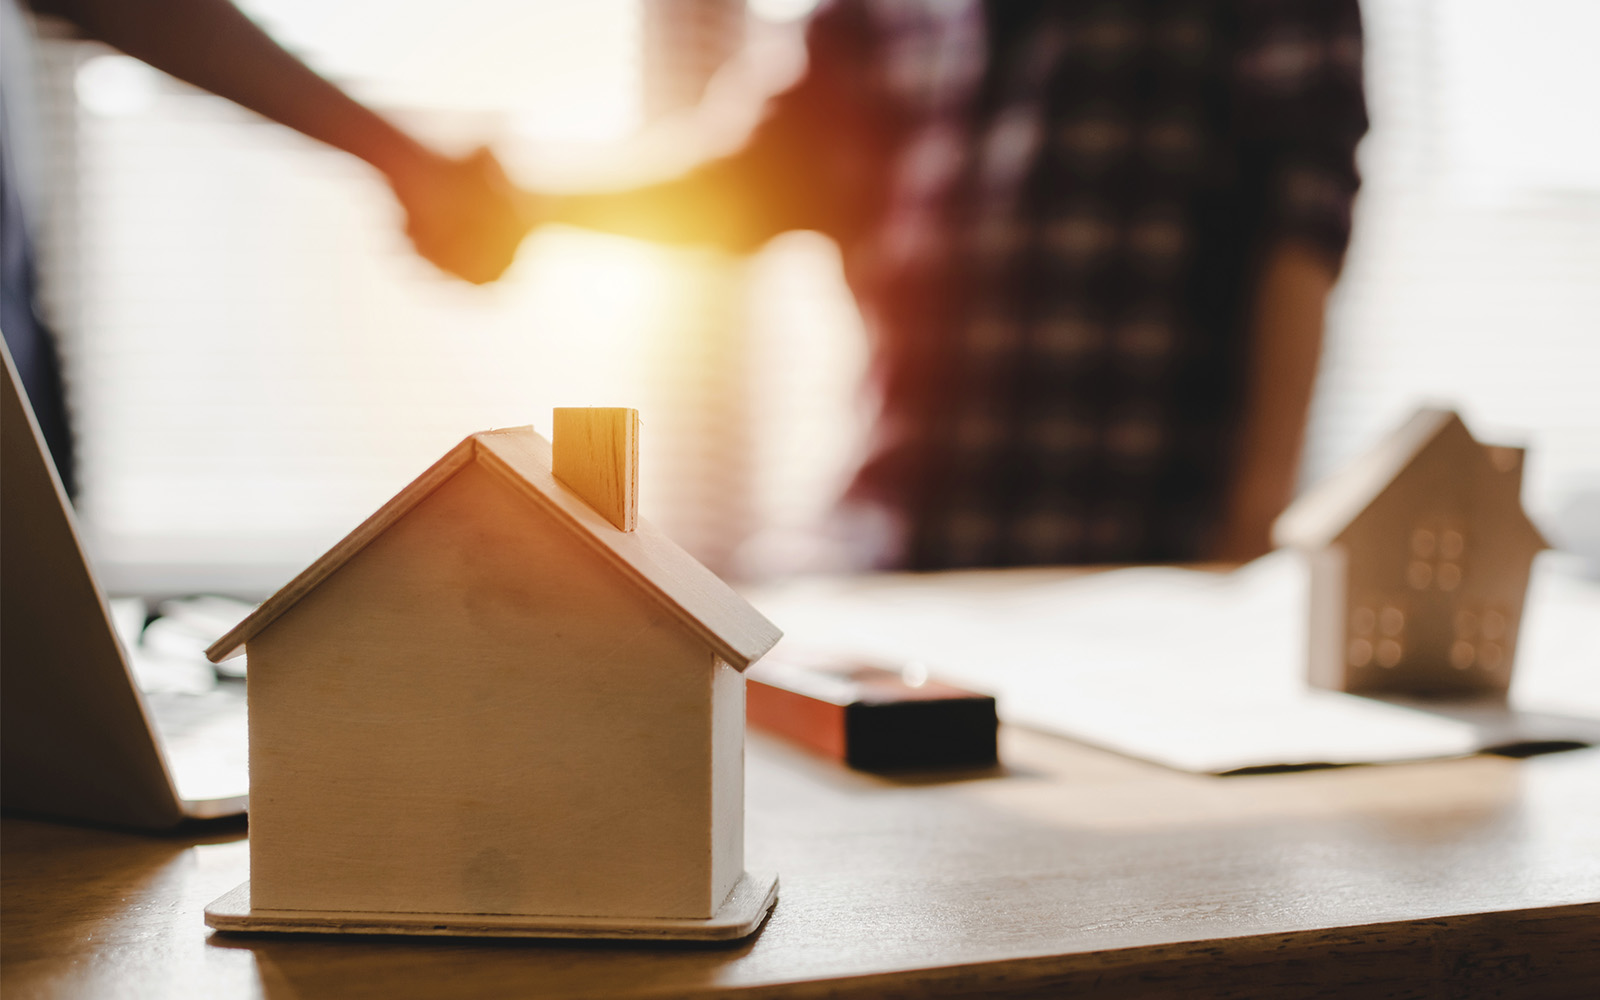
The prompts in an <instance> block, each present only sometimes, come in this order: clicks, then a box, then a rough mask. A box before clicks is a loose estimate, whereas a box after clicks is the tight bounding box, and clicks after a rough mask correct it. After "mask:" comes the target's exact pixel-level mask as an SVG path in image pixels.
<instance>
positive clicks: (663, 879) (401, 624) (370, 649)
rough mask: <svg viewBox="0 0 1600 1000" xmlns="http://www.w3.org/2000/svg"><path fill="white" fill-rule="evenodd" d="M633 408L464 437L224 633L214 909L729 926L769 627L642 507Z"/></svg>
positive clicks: (212, 915)
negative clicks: (753, 698) (243, 796)
mask: <svg viewBox="0 0 1600 1000" xmlns="http://www.w3.org/2000/svg"><path fill="white" fill-rule="evenodd" d="M637 428H638V416H637V413H636V411H633V410H557V411H556V416H555V435H554V442H555V444H554V450H553V452H552V447H551V445H550V444H549V443H547V442H546V441H545V439H544V438H542V437H540V436H539V435H538V434H536V433H534V431H533V430H532V429H531V428H526V427H524V428H516V429H511V430H500V431H490V432H486V433H482V434H474V435H472V436H471V437H469V438H467V439H466V440H465V441H463V442H461V444H460V445H458V446H457V447H456V448H455V449H453V450H452V451H451V452H450V453H449V454H447V455H445V456H444V458H442V459H441V460H440V461H439V462H438V463H437V464H435V465H434V466H433V467H432V468H431V469H429V470H428V471H427V472H425V473H424V474H423V475H422V476H421V477H420V478H419V479H417V480H416V481H415V482H413V483H412V484H411V485H410V486H407V487H406V488H405V489H404V490H402V491H401V492H400V493H399V495H397V496H396V497H395V498H394V499H393V500H391V501H389V503H388V504H386V505H385V506H384V507H383V508H382V509H381V510H379V511H378V512H377V513H376V514H374V515H373V516H372V517H371V518H369V519H368V520H367V521H366V522H365V523H364V524H362V525H361V526H360V527H358V528H357V529H356V530H355V531H354V532H353V533H351V534H350V535H349V536H348V537H347V538H345V539H344V540H343V541H341V542H340V543H339V544H338V545H336V546H334V548H333V549H332V550H331V551H329V552H328V553H327V554H326V555H324V556H323V557H322V558H321V559H319V560H317V562H316V563H314V564H313V565H312V566H311V567H310V568H308V569H307V570H306V571H305V572H303V573H302V574H300V576H299V577H297V578H296V579H295V580H294V581H292V582H291V583H290V584H289V585H288V586H286V587H285V588H284V589H283V590H282V591H280V592H279V593H278V594H277V595H276V596H274V597H273V598H272V599H270V600H268V601H267V602H266V603H265V604H263V605H261V607H260V608H259V609H257V610H256V611H255V612H254V613H253V614H252V615H250V616H249V617H248V618H246V619H245V620H244V621H243V622H241V623H240V624H239V625H238V627H236V628H235V629H234V630H233V631H231V632H230V633H228V634H227V635H226V636H224V637H222V638H221V639H219V640H218V641H217V642H216V644H215V645H213V646H212V647H211V649H210V650H209V651H208V653H209V655H210V656H211V657H212V659H214V660H220V659H223V658H225V657H227V656H231V655H234V654H236V653H238V652H239V651H240V650H241V649H247V650H248V653H249V657H250V666H249V712H250V783H251V787H250V882H249V883H247V885H245V886H241V887H240V888H239V889H237V890H235V891H234V893H230V894H229V895H228V896H225V897H223V898H222V899H220V900H218V901H217V902H216V903H215V904H213V906H212V907H211V908H210V909H209V910H208V911H207V920H208V922H209V923H210V924H211V925H212V926H214V927H218V928H220V929H225V930H270V929H278V930H296V931H308V930H309V931H319V930H320V931H343V932H368V933H371V932H393V933H420V934H487V935H536V936H589V935H593V936H602V937H609V936H629V937H706V938H718V937H722V938H733V937H740V936H743V935H745V934H748V933H750V932H751V931H753V930H754V929H755V927H756V926H757V925H758V924H759V923H760V921H761V919H762V917H763V916H764V915H765V913H766V911H767V910H768V908H769V907H770V906H771V905H772V902H773V900H774V899H775V896H776V879H775V878H774V877H772V876H765V877H756V876H751V875H748V874H747V873H746V872H745V870H744V765H743V754H744V677H743V674H742V671H743V670H744V669H745V668H746V667H747V666H748V665H749V664H750V663H752V662H753V661H755V660H756V659H758V658H759V657H760V656H761V655H762V654H763V653H765V652H766V651H767V650H768V649H769V648H771V646H772V645H773V644H774V643H775V642H776V641H777V640H778V638H779V634H780V633H779V632H778V629H777V628H776V627H774V626H773V625H772V623H771V622H769V621H767V620H766V619H765V618H763V617H762V616H761V615H760V614H759V613H757V612H756V611H755V609H753V608H752V607H750V605H748V604H747V603H745V601H744V600H743V599H742V598H740V597H738V596H737V595H736V594H734V593H733V591H732V590H730V589H729V588H728V587H727V585H726V584H724V583H723V582H722V581H721V580H719V579H718V578H717V577H716V576H715V575H714V574H712V573H711V572H710V571H709V570H707V569H706V568H705V567H703V566H702V565H700V564H699V563H698V562H696V561H695V560H694V559H693V558H691V557H690V556H689V555H688V554H687V553H685V552H684V551H683V550H682V549H681V548H679V547H678V546H677V545H675V544H673V543H672V542H671V541H670V540H669V539H667V537H666V536H665V535H663V534H661V533H660V532H659V531H657V530H655V529H654V528H652V527H651V526H650V525H649V524H648V523H646V522H644V521H642V520H639V519H638V517H637V515H636V510H637V507H636V498H635V492H636V487H635V483H636V481H637V468H638V466H637Z"/></svg>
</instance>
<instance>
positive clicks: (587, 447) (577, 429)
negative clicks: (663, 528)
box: [551, 406, 639, 531]
mask: <svg viewBox="0 0 1600 1000" xmlns="http://www.w3.org/2000/svg"><path fill="white" fill-rule="evenodd" d="M551 445H552V447H553V448H554V450H555V455H554V459H553V461H552V462H551V471H553V472H554V473H555V475H556V478H557V479H559V480H561V482H562V483H563V484H564V485H565V486H566V487H567V488H568V489H570V490H572V492H574V493H576V494H578V496H580V497H582V498H583V500H584V502H585V503H587V504H588V505H589V506H591V507H593V508H594V509H595V510H596V511H597V512H598V513H599V514H600V516H601V517H603V518H605V519H606V520H607V521H610V522H611V524H612V525H613V526H614V527H616V528H618V529H619V530H621V531H632V530H633V529H634V528H635V527H637V525H638V523H639V411H638V410H630V409H626V408H624V407H617V406H610V407H606V406H594V407H557V408H556V411H555V434H554V436H553V438H552V441H551Z"/></svg>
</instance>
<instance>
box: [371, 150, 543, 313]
mask: <svg viewBox="0 0 1600 1000" xmlns="http://www.w3.org/2000/svg"><path fill="white" fill-rule="evenodd" d="M389 184H390V186H391V187H393V188H394V193H395V196H396V197H397V198H399V199H400V204H401V205H402V206H403V207H404V208H405V211H406V235H407V236H409V237H410V238H411V243H412V245H413V246H415V247H416V249H417V253H419V254H421V255H422V256H423V257H424V258H426V259H427V260H428V261H430V262H432V263H433V264H434V265H435V266H437V267H438V268H439V269H440V270H443V271H446V272H448V273H450V274H453V275H455V276H456V277H458V278H462V279H465V280H466V281H470V282H472V283H473V284H477V285H482V284H486V283H488V282H491V281H494V280H495V279H496V278H498V277H500V275H502V274H504V273H505V270H506V268H508V267H510V266H511V261H512V259H513V258H514V257H515V256H516V253H517V247H518V245H520V244H521V243H522V238H523V237H524V236H526V235H527V233H528V230H529V228H530V225H529V223H528V222H527V221H526V220H525V219H524V214H525V213H524V210H523V208H522V205H523V203H524V201H525V198H524V196H523V195H522V194H521V193H520V192H519V191H518V190H517V188H516V187H515V186H514V185H513V184H512V183H511V181H510V179H509V178H508V177H506V172H505V170H504V169H503V168H501V166H500V161H498V160H496V159H495V157H494V154H493V153H491V152H490V151H489V150H488V149H479V150H477V151H476V152H474V153H472V154H471V155H469V156H467V157H465V158H463V159H460V160H453V159H450V158H448V157H443V156H439V155H437V154H433V153H422V154H420V155H418V156H417V157H415V158H414V159H413V160H412V161H411V162H410V163H408V164H407V165H406V167H405V168H404V169H401V170H396V171H394V172H392V173H390V174H389Z"/></svg>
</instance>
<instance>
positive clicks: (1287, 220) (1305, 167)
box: [1233, 0, 1367, 261]
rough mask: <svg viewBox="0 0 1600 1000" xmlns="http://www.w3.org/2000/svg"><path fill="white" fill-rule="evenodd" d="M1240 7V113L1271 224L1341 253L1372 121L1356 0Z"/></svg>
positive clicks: (1273, 232) (1334, 255) (1270, 232)
mask: <svg viewBox="0 0 1600 1000" xmlns="http://www.w3.org/2000/svg"><path fill="white" fill-rule="evenodd" d="M1237 16H1238V18H1239V21H1238V27H1239V46H1238V48H1237V50H1236V51H1237V58H1236V62H1235V65H1234V68H1233V81H1234V87H1235V88H1236V95H1237V107H1238V108H1239V110H1240V114H1239V116H1238V121H1239V122H1240V123H1241V124H1240V126H1239V127H1240V129H1241V131H1242V132H1243V133H1244V134H1243V135H1242V136H1241V139H1242V140H1243V142H1242V148H1243V149H1245V150H1246V151H1247V155H1251V154H1253V155H1254V156H1255V157H1256V158H1257V159H1256V164H1257V167H1258V169H1259V170H1260V180H1261V183H1264V184H1265V185H1267V191H1266V195H1267V205H1266V212H1267V217H1266V219H1264V220H1263V221H1264V224H1265V234H1266V236H1267V237H1268V239H1269V240H1270V239H1274V238H1275V239H1277V240H1295V241H1298V242H1304V243H1307V244H1309V245H1311V246H1313V247H1316V248H1318V249H1320V250H1322V251H1323V252H1324V253H1326V254H1327V255H1328V256H1329V257H1330V259H1332V260H1335V261H1338V260H1341V259H1342V258H1343V256H1344V251H1345V248H1346V246H1347V245H1348V243H1349V240H1350V214H1351V206H1352V203H1353V201H1354V199H1355V193H1356V189H1357V188H1358V187H1359V186H1360V176H1359V174H1358V173H1357V170H1356V159H1355V153H1356V144H1357V143H1358V142H1359V141H1360V139H1361V137H1362V135H1364V134H1365V133H1366V130H1367V111H1366V102H1365V99H1364V97H1363V91H1362V78H1361V63H1362V58H1361V53H1362V35H1361V17H1360V13H1359V10H1358V8H1357V6H1356V0H1295V2H1286V0H1242V2H1241V3H1240V4H1239V7H1238V8H1237Z"/></svg>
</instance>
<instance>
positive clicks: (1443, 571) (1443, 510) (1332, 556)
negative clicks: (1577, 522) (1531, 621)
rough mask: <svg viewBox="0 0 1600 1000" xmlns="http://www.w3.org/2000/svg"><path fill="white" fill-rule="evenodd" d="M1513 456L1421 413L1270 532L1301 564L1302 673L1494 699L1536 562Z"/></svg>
mask: <svg viewBox="0 0 1600 1000" xmlns="http://www.w3.org/2000/svg"><path fill="white" fill-rule="evenodd" d="M1522 461H1523V450H1522V449H1521V448H1506V447H1497V446H1494V445H1485V444H1479V443H1478V442H1477V441H1475V440H1473V438H1472V435H1471V434H1470V433H1468V431H1467V428H1466V426H1465V425H1464V424H1462V422H1461V418H1460V417H1458V416H1456V414H1454V413H1452V412H1450V411H1448V410H1435V409H1428V410H1422V411H1420V412H1418V413H1417V414H1416V415H1415V416H1413V417H1412V418H1411V419H1410V420H1409V421H1407V422H1406V424H1405V425H1404V426H1402V427H1401V428H1400V429H1399V430H1397V431H1396V432H1395V433H1394V434H1392V435H1390V437H1389V438H1388V439H1387V440H1385V441H1384V442H1383V443H1382V444H1381V445H1380V446H1379V447H1378V448H1377V449H1375V450H1374V451H1373V452H1371V453H1370V454H1368V455H1366V456H1364V457H1363V458H1362V459H1360V460H1359V461H1357V462H1356V463H1355V464H1353V465H1352V466H1351V467H1350V468H1348V469H1346V470H1345V471H1344V472H1342V473H1340V474H1338V475H1336V476H1334V477H1333V478H1331V479H1329V480H1328V481H1326V482H1324V483H1322V484H1320V485H1319V486H1317V487H1316V488H1314V489H1312V490H1311V491H1310V492H1308V493H1307V494H1306V495H1305V496H1302V497H1301V498H1300V499H1299V500H1297V501H1295V503H1294V504H1293V505H1291V506H1290V508H1289V509H1288V510H1287V511H1285V512H1284V513H1283V515H1282V516H1281V517H1280V518H1279V519H1278V522H1277V524H1276V525H1275V526H1274V529H1273V535H1274V538H1275V540H1276V541H1277V542H1278V544H1280V545H1291V546H1294V547H1296V548H1299V549H1302V550H1305V551H1306V552H1307V553H1308V555H1309V557H1310V562H1311V617H1310V629H1309V634H1310V645H1311V649H1310V654H1311V658H1310V679H1311V683H1312V684H1313V685H1315V686H1318V687H1324V688H1332V689H1334V690H1340V691H1350V692H1354V693H1359V694H1397V695H1414V696H1422V697H1464V696H1492V697H1498V698H1504V697H1505V695H1506V691H1507V688H1508V687H1509V686H1510V683H1511V666H1512V661H1513V654H1514V653H1515V651H1516V645H1517V633H1518V631H1519V626H1520V624H1521V620H1522V605H1523V597H1524V594H1525V592H1526V591H1527V587H1528V574H1529V571H1530V568H1531V566H1532V562H1533V557H1534V555H1535V554H1536V553H1538V552H1539V550H1541V549H1544V548H1548V547H1549V546H1548V545H1547V544H1546V542H1545V540H1544V538H1543V536H1541V535H1540V534H1539V531H1538V529H1537V528H1535V527H1534V526H1533V524H1532V522H1530V521H1529V520H1528V517H1527V515H1526V514H1524V513H1523V510H1522V500H1521V495H1522Z"/></svg>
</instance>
